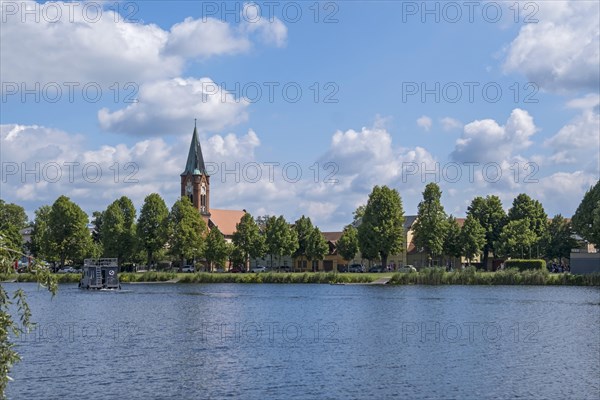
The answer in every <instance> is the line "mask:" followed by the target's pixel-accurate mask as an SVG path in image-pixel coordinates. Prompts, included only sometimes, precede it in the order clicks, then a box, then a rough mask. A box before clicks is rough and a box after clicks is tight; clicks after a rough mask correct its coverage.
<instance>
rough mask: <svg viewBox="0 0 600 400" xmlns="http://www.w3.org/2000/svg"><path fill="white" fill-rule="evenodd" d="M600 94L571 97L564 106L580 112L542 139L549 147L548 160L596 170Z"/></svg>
mask: <svg viewBox="0 0 600 400" xmlns="http://www.w3.org/2000/svg"><path fill="white" fill-rule="evenodd" d="M599 105H600V96H598V95H596V94H594V95H588V96H585V97H582V98H578V99H574V100H571V101H570V102H569V103H568V104H567V106H568V107H570V108H576V109H580V110H581V114H579V115H578V116H576V117H575V118H574V119H573V120H572V121H570V122H569V123H568V124H566V125H565V126H563V127H562V128H561V129H560V130H559V131H558V132H557V133H556V134H555V135H554V136H552V137H551V138H549V139H546V140H545V141H544V146H546V147H549V148H551V149H552V151H553V154H552V156H551V157H550V160H551V161H552V162H553V163H559V164H577V165H580V166H584V168H585V169H586V170H589V171H596V172H597V171H598V162H599V160H598V158H599V156H600V113H599V111H598V106H599Z"/></svg>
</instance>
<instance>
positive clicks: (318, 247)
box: [306, 226, 329, 261]
mask: <svg viewBox="0 0 600 400" xmlns="http://www.w3.org/2000/svg"><path fill="white" fill-rule="evenodd" d="M328 253H329V245H328V244H327V241H326V240H325V237H323V234H322V233H321V230H320V229H319V228H317V227H316V226H315V227H314V228H313V230H312V232H311V233H310V235H309V236H308V241H307V243H306V258H308V260H309V261H316V260H322V259H323V258H324V257H325V256H326V255H327V254H328Z"/></svg>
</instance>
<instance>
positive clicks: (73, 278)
mask: <svg viewBox="0 0 600 400" xmlns="http://www.w3.org/2000/svg"><path fill="white" fill-rule="evenodd" d="M80 276H81V275H80V274H57V275H56V277H57V280H58V283H78V282H79V279H80ZM119 280H120V282H121V283H122V284H141V283H170V284H183V283H196V284H207V283H242V284H243V283H278V284H285V283H294V284H297V283H317V284H336V285H337V284H339V285H356V284H359V285H377V286H384V285H385V286H400V285H429V286H431V285H479V286H482V285H483V286H496V285H533V286H596V287H598V286H600V274H597V273H595V274H589V275H572V274H570V273H549V272H547V271H540V270H537V271H518V270H504V271H496V272H483V271H481V272H479V271H474V270H473V269H465V270H462V271H453V272H446V271H444V270H442V269H435V268H433V269H427V270H423V271H420V272H413V273H399V272H396V273H368V272H367V273H338V272H277V273H264V272H261V273H241V274H232V273H209V272H197V273H174V272H154V271H151V272H143V273H136V272H122V273H120V274H119ZM0 282H1V283H18V282H35V275H34V274H27V273H25V274H10V275H7V274H0Z"/></svg>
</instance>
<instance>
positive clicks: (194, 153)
mask: <svg viewBox="0 0 600 400" xmlns="http://www.w3.org/2000/svg"><path fill="white" fill-rule="evenodd" d="M181 196H182V197H183V196H186V197H188V198H189V199H190V201H191V202H192V204H193V205H194V207H195V208H196V209H197V210H198V211H200V214H202V216H203V217H204V218H205V219H208V217H210V176H208V173H207V172H206V166H205V165H204V157H202V148H201V147H200V141H199V140H198V129H197V128H196V120H194V133H193V135H192V142H191V143H190V150H189V152H188V157H187V162H186V163H185V171H183V173H182V174H181Z"/></svg>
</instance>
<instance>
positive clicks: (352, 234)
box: [337, 225, 358, 261]
mask: <svg viewBox="0 0 600 400" xmlns="http://www.w3.org/2000/svg"><path fill="white" fill-rule="evenodd" d="M337 252H338V254H339V255H340V256H342V258H343V259H344V260H346V261H350V260H352V259H353V258H354V257H355V256H356V254H357V253H358V231H357V230H356V228H355V227H354V226H352V225H348V226H347V227H345V228H344V232H342V236H341V237H340V238H339V240H338V241H337Z"/></svg>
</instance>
